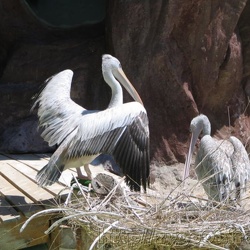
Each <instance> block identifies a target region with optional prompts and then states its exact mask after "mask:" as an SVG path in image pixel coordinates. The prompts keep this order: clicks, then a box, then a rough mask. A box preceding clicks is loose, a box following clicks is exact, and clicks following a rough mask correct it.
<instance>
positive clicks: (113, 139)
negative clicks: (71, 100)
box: [66, 102, 149, 190]
mask: <svg viewBox="0 0 250 250" xmlns="http://www.w3.org/2000/svg"><path fill="white" fill-rule="evenodd" d="M100 153H107V154H112V155H113V156H114V158H115V160H116V162H117V163H118V164H119V166H120V167H121V169H122V171H123V173H124V174H125V175H126V176H127V179H126V181H127V183H128V185H129V186H130V187H131V188H132V189H134V190H140V185H141V184H142V185H143V187H144V189H146V183H147V178H148V175H149V129H148V118H147V114H146V111H145V109H144V107H143V106H142V105H141V104H140V103H138V102H131V103H126V104H122V105H120V106H117V107H113V108H110V109H106V110H104V111H99V112H96V113H91V114H87V115H84V117H82V119H81V120H79V125H78V127H77V129H76V130H74V132H73V133H72V135H71V139H70V141H68V143H67V153H66V154H67V158H68V159H73V158H80V157H83V156H87V155H95V154H100Z"/></svg>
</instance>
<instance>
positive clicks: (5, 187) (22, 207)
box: [0, 175, 44, 217]
mask: <svg viewBox="0 0 250 250" xmlns="http://www.w3.org/2000/svg"><path fill="white" fill-rule="evenodd" d="M0 192H1V193H2V195H3V196H4V197H5V199H6V200H8V201H9V202H10V204H11V205H13V206H14V207H15V209H16V210H17V211H20V212H21V213H22V214H23V215H25V216H26V217H27V216H29V215H31V214H33V213H35V212H38V211H40V210H42V209H44V208H43V207H42V206H40V205H37V204H34V202H33V201H32V200H31V199H29V197H27V196H25V195H24V194H23V193H22V192H20V191H19V190H18V189H16V188H15V187H14V186H13V185H12V184H11V183H9V182H8V181H7V180H6V179H5V178H4V177H3V176H1V175H0Z"/></svg>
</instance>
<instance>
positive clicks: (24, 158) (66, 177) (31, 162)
mask: <svg viewBox="0 0 250 250" xmlns="http://www.w3.org/2000/svg"><path fill="white" fill-rule="evenodd" d="M13 159H14V160H16V161H17V162H16V163H13ZM1 160H8V163H10V164H13V166H18V162H19V163H23V164H25V165H27V166H29V167H30V168H32V169H35V170H36V171H39V170H41V169H42V168H43V167H44V166H45V165H46V164H47V163H48V160H45V159H44V158H41V157H39V156H37V155H34V154H23V155H14V154H11V155H10V154H5V155H1V154H0V161H1ZM20 169H21V167H20ZM22 169H23V167H22ZM35 175H36V174H35ZM72 175H74V176H77V173H76V170H75V169H67V170H65V171H63V172H62V175H61V177H60V178H59V180H58V182H59V183H60V184H63V185H64V186H67V187H69V186H70V181H71V179H72ZM29 176H31V178H33V179H34V180H35V176H34V175H29ZM46 189H48V190H49V191H52V192H54V193H56V194H58V192H59V191H60V190H62V187H60V186H58V185H57V184H53V185H52V186H51V188H50V187H46ZM64 193H65V192H64Z"/></svg>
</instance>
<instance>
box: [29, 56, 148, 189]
mask: <svg viewBox="0 0 250 250" xmlns="http://www.w3.org/2000/svg"><path fill="white" fill-rule="evenodd" d="M102 73H103V77H104V80H105V81H106V83H107V84H108V85H109V86H110V88H111V90H112V97H111V100H110V103H109V106H108V108H107V109H105V110H101V111H96V110H86V109H84V108H83V107H81V106H79V105H78V104H76V103H75V102H74V101H73V100H72V99H71V98H70V89H71V82H72V77H73V72H72V71H71V70H64V71H62V72H60V73H58V74H56V75H54V76H52V77H51V78H49V79H48V80H47V81H46V86H45V88H44V89H43V90H42V91H41V93H40V94H38V96H37V99H36V101H35V103H34V105H33V107H32V109H33V108H34V107H35V106H37V105H38V117H39V127H40V128H42V131H43V132H42V134H41V136H42V137H43V138H44V140H45V141H47V142H48V143H49V145H50V146H53V145H57V146H58V148H57V150H56V151H55V152H54V154H53V155H52V156H51V158H50V161H49V163H48V164H47V165H46V166H44V167H43V168H42V169H41V170H40V171H39V172H38V174H37V177H36V179H37V182H38V184H39V185H41V186H47V185H51V184H53V183H54V182H56V181H57V180H58V179H59V177H60V175H61V173H62V171H63V170H65V169H67V168H72V167H73V168H77V169H78V170H79V168H80V166H84V167H85V170H86V172H87V174H88V177H90V178H91V171H90V169H89V167H88V164H89V163H91V162H92V160H94V159H95V158H96V157H97V156H98V155H100V154H102V153H105V154H110V155H112V156H113V157H114V159H115V161H116V162H117V164H118V165H119V166H120V168H121V170H122V172H123V174H124V175H126V182H127V184H128V185H129V186H130V188H131V189H133V190H136V191H138V190H140V186H141V185H142V186H143V188H144V190H146V183H147V178H148V175H149V128H148V117H147V112H146V110H145V108H144V107H143V104H142V101H141V98H140V96H139V95H138V93H137V92H136V90H135V89H134V87H133V86H132V84H131V83H130V82H129V80H128V79H127V77H126V75H125V73H124V72H123V70H122V68H121V64H120V62H119V61H118V60H117V59H116V58H115V57H113V56H111V55H107V54H106V55H103V57H102ZM118 81H119V82H120V83H121V84H122V85H123V86H124V87H125V89H126V90H127V91H128V92H129V94H130V95H131V96H132V97H133V99H134V100H135V101H134V102H130V103H123V92H122V87H121V86H120V83H119V82H118ZM78 173H79V171H78Z"/></svg>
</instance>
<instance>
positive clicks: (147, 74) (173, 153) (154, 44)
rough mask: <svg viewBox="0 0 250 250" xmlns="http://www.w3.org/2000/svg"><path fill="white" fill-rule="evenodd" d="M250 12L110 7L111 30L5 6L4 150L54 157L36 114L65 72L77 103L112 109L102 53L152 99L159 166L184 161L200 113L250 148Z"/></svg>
mask: <svg viewBox="0 0 250 250" xmlns="http://www.w3.org/2000/svg"><path fill="white" fill-rule="evenodd" d="M10 13H11V15H10ZM249 14H250V1H249V0H239V1H234V0H224V1H220V0H207V1H203V0H190V1H184V0H169V1H165V0H158V1H142V0H135V1H124V0H116V1H111V0H109V1H107V10H106V20H105V23H103V22H102V23H99V24H95V25H90V26H78V27H75V28H64V29H63V28H60V29H58V28H55V27H48V26H47V25H45V24H44V23H41V22H39V21H38V20H37V19H36V18H34V16H32V15H31V14H30V13H29V12H28V11H27V9H26V8H25V7H24V5H23V4H22V1H20V2H19V1H18V2H16V1H14V0H2V1H1V3H0V37H1V39H0V94H1V99H0V119H1V125H0V141H1V144H0V149H1V150H3V151H9V152H13V151H15V152H16V151H18V152H30V151H37V152H41V151H45V150H48V148H47V146H46V144H44V143H43V141H42V139H41V138H40V137H39V133H38V132H37V131H36V130H35V129H34V128H35V127H36V116H35V115H32V114H30V113H29V109H30V107H31V105H32V100H31V97H32V96H33V94H34V93H35V92H36V91H37V87H38V85H40V83H41V82H43V81H44V80H45V79H46V78H48V77H49V76H51V75H53V74H55V73H57V72H59V71H60V70H63V69H66V68H70V69H72V70H73V71H74V72H75V77H74V82H73V85H72V98H73V99H74V100H75V101H76V102H78V103H79V104H81V105H83V106H84V107H86V108H90V109H97V108H99V109H102V108H105V107H106V105H107V103H108V99H109V96H110V91H109V89H108V87H107V86H106V85H105V84H104V82H103V79H102V76H101V66H100V65H101V55H102V54H103V53H111V54H113V55H114V56H116V57H117V58H118V59H119V60H120V61H121V64H122V65H123V69H124V71H125V72H126V75H127V76H128V78H129V79H130V80H131V82H132V83H133V84H134V86H135V87H136V89H137V90H138V92H139V93H140V95H141V97H142V100H143V101H144V105H145V107H146V109H147V111H148V115H149V120H150V133H151V156H152V161H157V162H164V163H174V162H178V161H179V162H184V159H185V154H186V152H187V146H188V142H189V123H190V121H191V119H192V118H193V117H194V116H196V115H197V114H198V113H204V114H206V115H207V116H208V117H209V118H210V121H211V123H212V129H213V133H214V134H215V136H217V137H220V138H221V137H222V138H224V137H227V136H228V135H229V134H235V135H236V136H238V137H239V138H240V139H242V141H243V142H244V143H246V144H247V142H248V138H249V136H250V120H249V118H248V99H247V97H248V96H249V95H250V90H249V89H250V87H249V86H250V83H249V82H250V81H249V72H250V71H249V68H250V67H249V65H250V64H249V63H250V60H249V55H250V52H248V51H249V38H248V37H249V35H248V34H249V30H250V29H249V27H250V21H249V18H248V16H249ZM125 100H127V101H128V100H130V99H129V97H128V95H127V94H125ZM20 131H21V132H20ZM24 131H28V132H24ZM16 138H21V139H23V140H21V139H20V140H17V139H16ZM18 142H22V143H20V145H18Z"/></svg>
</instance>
